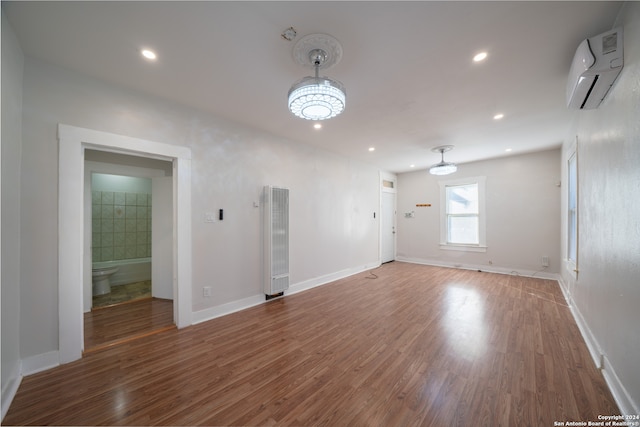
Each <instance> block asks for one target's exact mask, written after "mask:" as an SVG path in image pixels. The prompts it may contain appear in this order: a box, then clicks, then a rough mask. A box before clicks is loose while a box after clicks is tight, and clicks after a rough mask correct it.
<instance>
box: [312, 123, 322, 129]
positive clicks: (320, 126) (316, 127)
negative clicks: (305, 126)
mask: <svg viewBox="0 0 640 427" xmlns="http://www.w3.org/2000/svg"><path fill="white" fill-rule="evenodd" d="M313 128H314V129H322V123H314V124H313Z"/></svg>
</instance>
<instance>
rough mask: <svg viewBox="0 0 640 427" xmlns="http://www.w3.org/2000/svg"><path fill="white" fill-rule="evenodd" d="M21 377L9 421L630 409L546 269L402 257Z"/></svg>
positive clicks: (345, 421) (396, 422) (395, 419)
mask: <svg viewBox="0 0 640 427" xmlns="http://www.w3.org/2000/svg"><path fill="white" fill-rule="evenodd" d="M375 274H376V275H377V278H376V279H369V278H367V277H373V276H370V275H369V273H362V274H358V275H355V276H352V277H349V278H346V279H343V280H339V281H336V282H333V283H330V284H327V285H324V286H321V287H318V288H315V289H311V290H308V291H305V292H301V293H298V294H294V295H289V296H286V297H284V298H282V299H276V300H272V301H269V302H267V303H265V304H262V305H259V306H256V307H253V308H250V309H247V310H244V311H242V312H238V313H234V314H231V315H228V316H224V317H221V318H218V319H214V320H211V321H209V322H205V323H201V324H199V325H194V326H191V327H188V328H186V329H183V330H173V331H168V332H165V333H162V334H158V335H153V336H149V337H146V338H142V339H139V340H135V341H131V342H128V343H126V344H122V345H119V346H116V347H112V348H109V349H106V350H104V351H100V352H96V353H93V354H90V355H87V356H85V357H84V358H83V359H82V360H80V361H77V362H73V363H70V364H67V365H63V366H60V367H58V368H55V369H52V370H49V371H46V372H42V373H39V374H35V375H32V376H29V377H27V378H24V380H23V382H22V384H21V386H20V389H19V390H18V393H17V395H16V397H15V399H14V402H13V405H12V406H11V408H10V409H9V412H8V414H7V416H6V417H5V420H4V423H5V424H9V425H21V424H30V425H44V424H49V425H51V424H54V425H210V426H212V425H264V426H267V425H269V426H270V425H282V426H293V425H295V426H301V425H302V426H316V425H317V426H320V425H322V426H325V425H326V426H419V425H422V426H454V425H457V426H501V425H502V426H553V425H554V421H563V422H564V421H585V422H586V421H589V420H591V421H595V420H597V416H598V415H613V414H618V413H619V410H618V408H617V406H616V404H615V402H614V400H613V398H612V396H611V393H610V392H609V390H608V388H607V386H606V384H605V382H604V379H603V377H602V375H601V373H600V372H599V371H598V370H597V369H596V367H595V365H594V363H593V361H592V359H591V358H590V356H589V354H588V351H587V348H586V346H585V343H584V341H583V340H582V337H581V336H580V332H579V330H578V328H577V326H576V324H575V322H574V320H573V318H572V317H571V314H570V312H569V309H568V307H567V306H566V303H565V301H564V299H563V297H562V294H561V292H560V289H559V287H558V284H557V283H556V282H554V281H550V280H542V279H532V278H523V277H518V276H509V275H498V274H491V273H481V272H475V271H464V270H456V269H446V268H438V267H430V266H422V265H412V264H406V263H399V262H393V263H389V264H385V265H383V266H382V267H381V268H379V269H377V270H376V271H375Z"/></svg>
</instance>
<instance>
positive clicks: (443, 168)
mask: <svg viewBox="0 0 640 427" xmlns="http://www.w3.org/2000/svg"><path fill="white" fill-rule="evenodd" d="M451 150H453V145H441V146H439V147H434V148H432V149H431V151H433V152H434V153H440V155H441V156H442V157H441V160H440V163H436V164H435V165H433V166H431V167H430V168H429V173H430V174H431V175H449V174H450V173H454V172H455V171H457V170H458V167H457V166H456V165H455V163H449V162H445V161H444V153H445V152H447V151H451Z"/></svg>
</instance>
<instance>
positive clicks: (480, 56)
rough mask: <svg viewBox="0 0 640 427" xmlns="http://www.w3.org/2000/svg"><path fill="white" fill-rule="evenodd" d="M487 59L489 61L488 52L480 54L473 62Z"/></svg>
mask: <svg viewBox="0 0 640 427" xmlns="http://www.w3.org/2000/svg"><path fill="white" fill-rule="evenodd" d="M485 59H487V52H480V53H478V54H477V55H476V56H474V57H473V60H474V61H475V62H480V61H484V60H485Z"/></svg>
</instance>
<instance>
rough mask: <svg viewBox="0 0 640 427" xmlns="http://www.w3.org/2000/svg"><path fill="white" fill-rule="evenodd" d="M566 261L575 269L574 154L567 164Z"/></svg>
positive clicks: (576, 193)
mask: <svg viewBox="0 0 640 427" xmlns="http://www.w3.org/2000/svg"><path fill="white" fill-rule="evenodd" d="M567 170H568V177H567V178H568V179H567V180H568V182H569V185H568V187H569V188H568V192H567V193H568V200H567V212H568V218H567V260H568V261H569V263H570V265H571V268H573V269H575V268H576V265H577V262H578V161H577V158H576V153H575V152H574V153H573V154H572V155H571V157H569V162H568V168H567Z"/></svg>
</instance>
